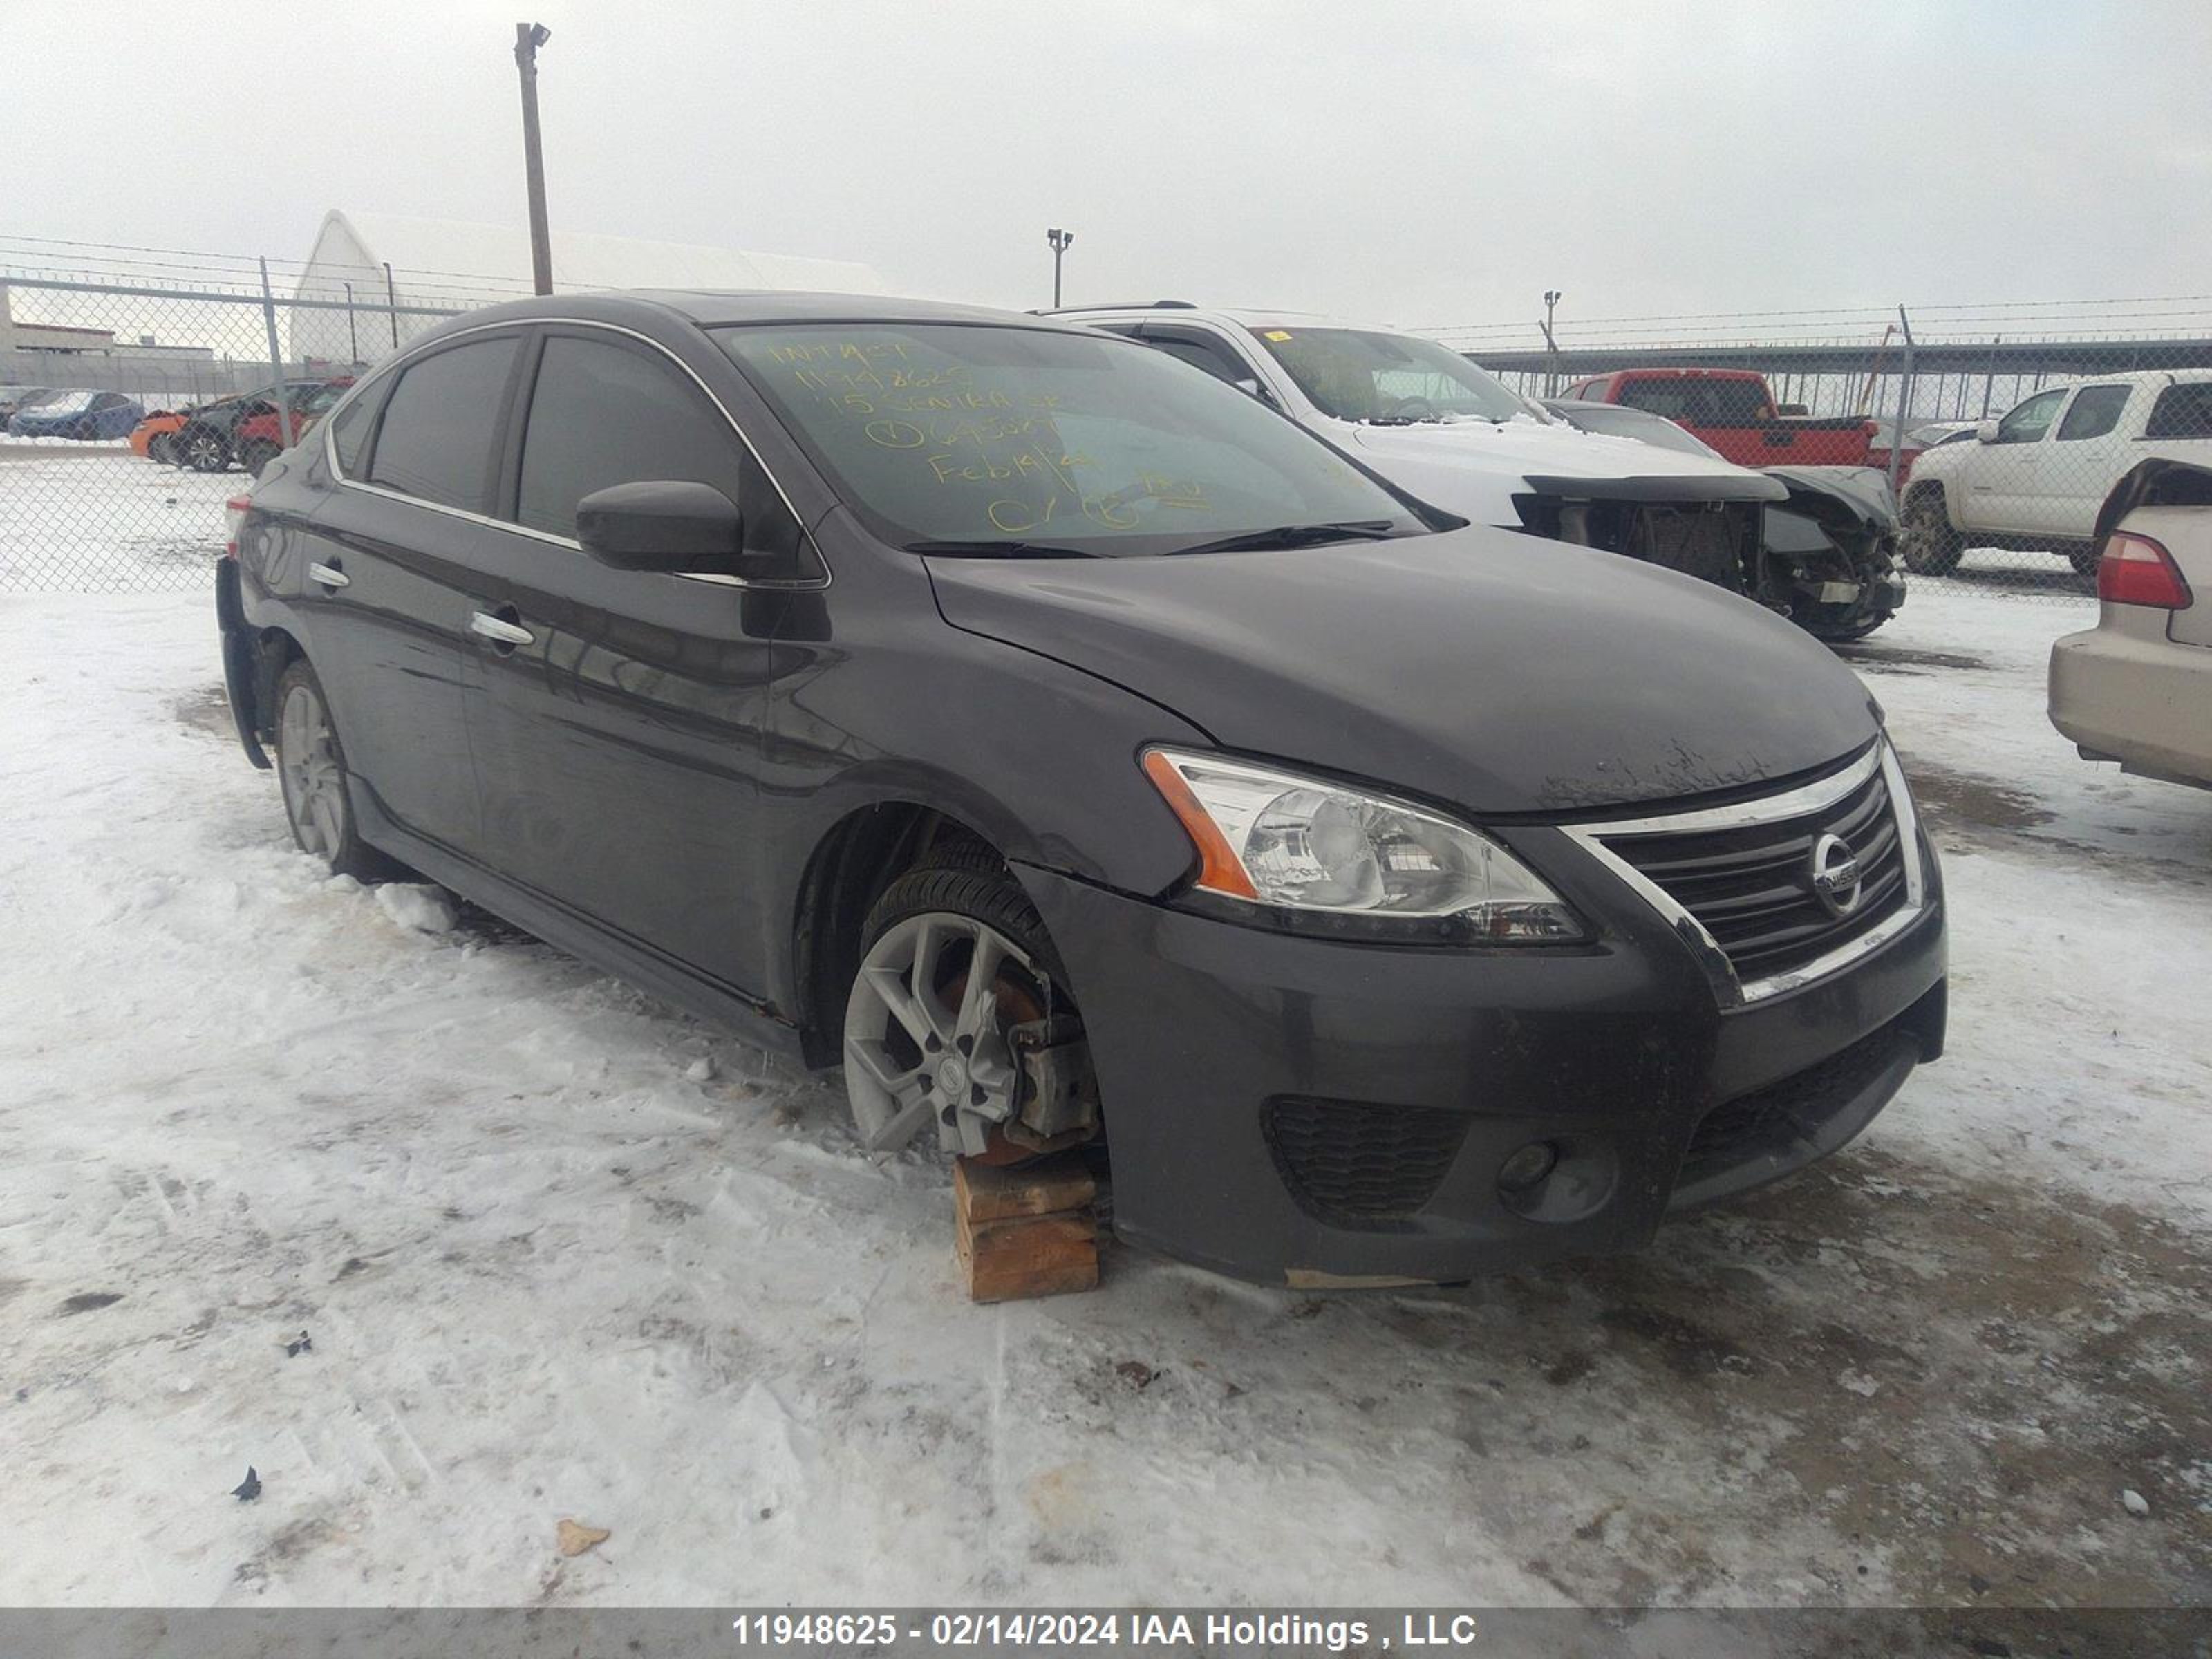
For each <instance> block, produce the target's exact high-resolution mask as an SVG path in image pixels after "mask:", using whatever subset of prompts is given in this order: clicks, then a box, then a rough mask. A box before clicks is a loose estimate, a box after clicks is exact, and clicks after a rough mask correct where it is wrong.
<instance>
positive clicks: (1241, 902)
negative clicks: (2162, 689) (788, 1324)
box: [217, 294, 1944, 1285]
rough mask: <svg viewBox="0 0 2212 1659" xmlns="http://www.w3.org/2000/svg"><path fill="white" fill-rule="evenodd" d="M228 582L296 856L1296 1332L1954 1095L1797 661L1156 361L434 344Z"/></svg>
mask: <svg viewBox="0 0 2212 1659" xmlns="http://www.w3.org/2000/svg"><path fill="white" fill-rule="evenodd" d="M233 518H234V526H233V531H234V537H235V540H234V546H233V551H232V554H231V556H228V557H227V558H226V559H225V560H224V561H223V562H222V566H221V568H220V581H219V585H218V590H217V592H218V604H219V609H220V614H221V620H222V641H223V660H224V666H225V669H226V671H227V678H228V684H229V690H230V696H231V702H232V706H233V708H234V709H235V711H236V713H237V718H238V727H239V735H240V738H241V739H242V741H243V742H244V744H245V745H246V751H247V753H248V754H249V755H250V756H251V757H252V758H253V760H254V761H255V762H256V763H258V764H262V765H267V764H269V763H270V762H269V758H268V757H269V756H270V753H272V752H273V755H274V758H275V764H276V769H277V772H278V775H279V777H280V779H281V781H282V784H283V799H284V803H285V806H286V810H287V811H288V812H289V816H290V818H291V823H292V829H293V832H294V834H295V836H297V838H298V840H299V842H300V844H301V847H303V848H306V849H307V851H308V852H310V853H313V854H317V855H319V856H320V857H321V858H323V859H325V860H327V861H328V862H329V863H330V865H331V867H332V868H334V869H337V870H339V871H343V872H353V873H356V874H361V875H374V874H378V873H380V872H388V871H389V870H391V869H392V868H393V867H394V861H400V862H404V865H405V866H411V867H412V868H413V869H414V870H416V871H418V872H422V873H423V874H424V875H427V876H428V877H430V878H433V879H435V880H437V881H440V882H442V883H444V884H447V886H449V887H451V888H453V889H454V890H457V891H459V892H460V893H462V894H464V895H465V896H467V897H469V898H471V899H472V900H474V901H476V902H477V903H479V904H482V905H483V906H484V907H486V908H489V909H491V910H494V911H496V912H497V913H499V914H500V915H503V916H506V917H507V918H509V919H511V920H512V921H514V922H516V923H518V924H520V926H522V927H526V928H527V929H529V930H530V931H531V932H532V933H537V934H538V935H540V936H542V937H544V939H549V940H551V941H553V942H554V943H556V944H557V945H562V946H563V947H565V948H567V949H568V950H571V951H575V952H577V953H578V954H580V955H581V956H584V957H588V958H590V959H591V960H592V961H593V962H596V963H601V964H603V965H604V966H605V967H606V968H608V969H611V970H612V971H613V972H616V973H617V974H620V975H623V976H625V977H627V978H629V979H630V980H633V981H635V982H636V983H638V984H639V985H641V986H643V987H647V988H648V989H650V990H652V991H653V992H655V993H657V994H659V995H661V996H663V997H665V998H666V999H667V1000H669V1001H671V1002H673V1003H676V1004H678V1005H680V1006H683V1007H684V1008H687V1009H689V1010H691V1011H692V1012H696V1013H697V1014H700V1015H702V1016H703V1017H705V1018H710V1019H713V1020H716V1021H719V1022H721V1023H724V1024H727V1025H729V1026H731V1027H733V1028H735V1029H736V1030H739V1031H740V1032H742V1033H743V1034H744V1035H745V1036H748V1037H750V1038H752V1039H753V1040H755V1041H757V1042H763V1043H765V1044H767V1045H769V1047H771V1048H777V1049H781V1050H784V1051H786V1052H788V1053H790V1054H795V1055H798V1056H800V1057H801V1058H803V1059H804V1060H805V1062H806V1063H808V1064H810V1065H813V1066H824V1067H827V1066H837V1065H839V1064H841V1063H842V1066H843V1067H844V1075H845V1080H846V1087H847V1091H848V1096H849V1097H850V1101H851V1104H852V1109H853V1114H854V1120H855V1122H856V1125H857V1127H858V1132H859V1134H860V1138H861V1139H862V1140H863V1141H864V1142H865V1143H866V1145H868V1146H872V1147H878V1148H890V1147H896V1146H900V1145H902V1143H904V1142H906V1141H908V1140H909V1139H912V1138H913V1137H915V1135H917V1134H921V1133H923V1132H925V1131H927V1132H930V1133H933V1134H934V1135H935V1136H936V1138H937V1139H938V1141H939V1144H940V1145H941V1146H944V1147H945V1149H947V1150H948V1151H951V1152H961V1153H965V1154H969V1155H979V1156H984V1157H989V1158H1010V1157H1018V1156H1023V1155H1025V1154H1028V1153H1031V1152H1044V1151H1049V1150H1055V1149H1059V1148H1063V1147H1068V1146H1087V1147H1090V1148H1091V1151H1092V1156H1093V1157H1094V1158H1104V1157H1109V1156H1110V1160H1111V1170H1112V1176H1113V1181H1114V1195H1115V1201H1114V1220H1115V1227H1116V1228H1117V1229H1118V1231H1120V1232H1121V1234H1123V1235H1124V1236H1125V1237H1128V1238H1131V1239H1133V1240H1137V1241H1140V1242H1142V1243H1147V1244H1152V1245H1156V1246H1158V1247H1159V1248H1160V1249H1165V1250H1169V1251H1172V1252H1174V1253H1175V1254H1176V1255H1182V1256H1185V1257H1188V1258H1189V1259H1190V1260H1192V1261H1198V1262H1201V1263H1203V1264H1205V1265H1206V1266H1208V1267H1214V1268H1218V1269H1219V1270H1221V1271H1222V1272H1225V1273H1235V1274H1238V1275H1242V1276H1244V1277H1248V1278H1252V1279H1271V1280H1274V1281H1277V1282H1283V1281H1285V1280H1287V1281H1288V1282H1290V1283H1292V1284H1297V1285H1346V1284H1375V1283H1385V1282H1390V1281H1395V1280H1408V1279H1431V1280H1433V1279H1464V1278H1466V1277H1468V1275H1469V1274H1472V1273H1476V1272H1478V1271H1480V1270H1482V1269H1485V1268H1489V1267H1497V1266H1499V1265H1503V1264H1508V1263H1516V1262H1526V1261H1538V1260H1541V1259H1544V1258H1547V1257H1553V1256H1560V1255H1574V1254H1583V1253H1589V1252H1597V1251H1611V1250H1621V1249H1632V1248H1635V1247H1636V1246H1638V1245H1639V1244H1641V1243H1644V1241H1645V1240H1646V1239H1648V1238H1649V1237H1650V1235H1651V1232H1652V1231H1653V1229H1654V1228H1655V1227H1656V1225H1658V1224H1659V1222H1660V1220H1661V1219H1662V1217H1664V1216H1665V1215H1667V1214H1668V1212H1669V1211H1672V1210H1676V1209H1680V1208H1682V1207H1685V1206H1692V1205H1695V1204H1699V1203H1703V1202H1705V1201H1707V1200H1712V1199H1715V1198H1717V1197H1721V1196H1723V1195H1725V1194H1731V1193H1735V1192H1737V1191H1740V1190H1741V1189H1744V1188H1749V1187H1751V1186H1753V1185H1755V1184H1757V1183H1759V1182H1765V1181H1768V1180H1771V1179H1772V1178H1774V1177H1775V1176H1780V1175H1783V1174H1785V1173H1787V1172H1788V1171H1790V1170H1794V1169H1796V1168H1798V1167H1800V1166H1801V1165H1802V1164H1806V1163H1808V1162H1809V1161H1811V1160H1812V1159H1814V1158H1818V1157H1820V1156H1821V1155H1823V1154H1824V1153H1826V1152H1832V1151H1833V1150H1835V1148H1837V1147H1838V1146H1840V1145H1842V1144H1843V1143H1844V1141H1846V1140H1848V1139H1850V1137H1851V1136H1852V1135H1854V1134H1855V1133H1857V1132H1858V1131H1859V1130H1860V1129H1861V1128H1862V1127H1864V1126H1865V1125H1866V1123H1867V1122H1868V1121H1869V1120H1870V1119H1871V1118H1872V1117H1873V1116H1874V1115H1875V1113H1876V1112H1878V1111H1879V1110H1880V1109H1881V1108H1882V1106H1883V1105H1884V1104H1886V1103H1887V1102H1888V1100H1889V1099H1890V1097H1892V1096H1893V1095H1894V1094H1895V1093H1896V1091H1897V1090H1898V1088H1899V1085H1901V1084H1902V1083H1903V1082H1904V1080H1905V1077H1906V1075H1907V1074H1908V1073H1910V1072H1911V1069H1912V1067H1913V1066H1915V1065H1916V1064H1917V1063H1919V1062H1921V1061H1923V1060H1931V1059H1933V1058H1935V1057H1936V1054H1938V1053H1940V1051H1941V1049H1942V1042H1943V1028H1944V961H1943V952H1944V941H1943V919H1942V904H1941V891H1940V887H1939V879H1938V876H1937V872H1936V859H1935V855H1934V854H1933V852H1932V851H1931V850H1930V848H1929V844H1928V842H1927V841H1926V840H1925V839H1924V838H1923V836H1922V834H1921V833H1920V831H1919V829H1918V827H1917V823H1916V822H1915V817H1914V813H1913V807H1912V802H1911V797H1910V795H1909V794H1908V793H1907V792H1906V788H1905V779H1904V777H1903V775H1902V774H1901V773H1900V771H1899V767H1898V763H1897V759H1896V757H1895V755H1894V754H1893V752H1892V750H1891V748H1890V744H1889V742H1888V740H1887V738H1886V737H1885V736H1884V735H1883V732H1882V727H1881V714H1880V711H1879V710H1878V709H1877V708H1875V705H1874V704H1873V703H1872V702H1871V701H1870V700H1869V697H1868V696H1867V694H1866V692H1865V690H1863V688H1862V687H1861V685H1860V684H1859V683H1858V682H1857V679H1856V678H1854V677H1853V676H1852V675H1851V674H1850V671H1847V670H1846V669H1844V668H1843V667H1842V666H1840V665H1838V664H1837V663H1836V662H1835V661H1834V660H1833V659H1832V658H1831V657H1830V656H1829V655H1828V654H1827V653H1826V651H1824V650H1823V649H1821V648H1820V647H1819V646H1817V645H1815V644H1814V643H1813V642H1811V641H1808V640H1807V639H1806V638H1805V637H1804V636H1803V635H1801V634H1800V633H1799V632H1798V630H1796V629H1794V628H1792V627H1791V626H1790V624H1789V623H1786V622H1784V621H1783V620H1781V619H1780V618H1778V617H1772V616H1769V615H1767V614H1765V613H1764V612H1763V611H1759V609H1758V608H1756V607H1755V606H1753V605H1749V604H1747V603H1746V602H1744V601H1742V600H1741V599H1735V598H1733V597H1731V596H1730V595H1729V594H1727V593H1724V592H1721V591H1720V590H1719V589H1717V588H1716V587H1713V586H1710V585H1708V584H1706V583H1703V582H1699V581H1696V580H1692V579H1690V578H1688V577H1686V576H1680V575H1676V574H1672V573H1670V572H1668V571H1664V570H1660V569H1655V568H1650V567H1647V566H1644V565H1642V564H1639V563H1638V562H1633V561H1632V560H1628V559H1625V558H1622V557H1620V556H1615V555H1612V554H1607V553H1602V552H1595V551H1592V550H1588V549H1584V548H1578V547H1571V546H1566V545H1564V544H1557V543H1552V542H1543V541H1538V540H1536V539H1534V538H1531V537H1527V536H1523V535H1519V534H1516V533H1511V532H1505V531H1501V530H1497V529H1491V528H1481V527H1466V526H1461V525H1459V524H1458V522H1457V521H1456V520H1451V519H1449V518H1448V517H1446V516H1444V515H1442V514H1440V513H1437V512H1435V511H1434V510H1433V509H1431V508H1429V507H1425V506H1424V505H1422V504H1421V503H1419V502H1417V501H1413V500H1410V499H1409V498H1407V497H1406V496H1405V495H1401V494H1399V493H1397V492H1396V491H1395V490H1394V489H1392V488H1391V487H1390V486H1389V485H1387V484H1385V483H1383V482H1382V481H1380V480H1379V479H1378V478H1376V477H1375V476H1374V475H1373V474H1371V473H1370V472H1368V471H1365V470H1364V469H1363V468H1362V467H1360V466H1359V465H1358V464H1357V463H1355V462H1353V461H1352V460H1350V459H1347V458H1346V456H1344V455H1342V454H1340V453H1338V452H1337V451H1336V450H1334V449H1333V448H1331V447H1329V446H1328V445H1327V444H1326V443H1324V442H1323V441H1321V440H1319V439H1317V438H1315V437H1313V436H1311V435H1309V434H1307V433H1305V432H1303V431H1301V430H1300V429H1299V428H1297V427H1295V426H1293V425H1292V424H1291V422H1288V421H1286V420H1284V419H1282V418H1280V417H1279V416H1277V415H1276V414H1274V413H1273V411H1271V410H1268V409H1267V408H1265V407H1264V406H1262V405H1261V404H1259V403H1257V402H1255V401H1254V400H1253V399H1252V398H1249V397H1247V396H1245V395H1244V394H1243V392H1239V391H1237V390H1236V389H1234V388H1232V387H1231V386H1226V385H1224V384H1222V383H1220V382H1218V381H1217V380H1212V378H1210V377H1208V376H1207V375H1206V374H1202V373H1200V372H1199V371H1196V370H1194V369H1193V368H1189V367H1188V366H1187V365H1184V364H1182V363H1179V362H1175V361H1173V360H1172V359H1170V358H1168V357H1166V356H1162V355H1160V354H1159V353H1157V352H1154V351H1151V350H1148V349H1146V348H1145V347H1144V346H1143V345H1141V344H1139V343H1136V342H1133V341H1131V340H1126V339H1121V338H1116V337H1109V336H1105V335H1101V334H1098V333H1095V332H1091V331H1087V330H1085V329H1082V328H1080V327H1078V326H1074V325H1066V324H1060V323H1055V322H1052V321H1048V320H1043V319H1037V318H1033V317H1024V316H1017V315H1012V314H1007V313H999V312H993V311H984V310H971V309H966V308H961V307H951V306H941V305H931V304H924V303H920V302H906V301H880V300H858V299H854V298H852V297H849V296H838V295H761V294H732V295H720V294H658V295H592V296H585V295H565V296H560V297H556V298H548V299H540V300H534V301H523V302H520V303H517V304H513V305H506V306H501V307H496V308H495V309H492V310H489V311H483V312H478V313H474V314H472V315H471V316H469V317H467V318H465V319H457V320H456V321H455V322H453V323H452V324H450V325H447V326H445V327H442V328H441V329H439V330H437V331H435V332H433V333H430V334H428V335H425V336H423V337H421V338H419V339H417V340H416V341H413V342H411V343H410V344H409V345H408V346H407V347H406V348H405V349H404V350H402V351H400V352H398V353H397V354H395V355H394V356H393V357H392V359H391V360H390V361H389V362H386V363H384V364H383V365H381V366H380V368H377V369H376V370H375V371H374V373H372V374H368V375H367V376H365V377H364V378H363V379H362V381H361V383H360V384H359V385H357V386H355V387H354V388H353V391H352V392H351V393H350V394H349V396H348V397H347V398H345V400H344V401H343V403H342V404H339V405H338V406H337V409H336V410H334V412H333V413H332V414H331V416H330V417H328V418H327V419H326V420H325V422H324V423H323V425H322V427H321V428H319V429H318V430H317V431H315V432H314V433H313V434H311V435H309V436H308V438H307V440H306V441H304V442H303V443H301V445H300V446H299V447H296V448H295V449H293V450H292V451H290V452H289V453H287V454H286V455H285V456H284V457H283V459H281V460H279V461H278V462H276V464H274V465H272V466H271V467H270V470H269V471H268V472H267V474H266V476H265V477H264V478H263V479H262V480H261V481H260V482H259V483H258V484H257V485H256V486H255V488H254V489H253V493H252V498H251V501H249V502H240V503H234V507H233Z"/></svg>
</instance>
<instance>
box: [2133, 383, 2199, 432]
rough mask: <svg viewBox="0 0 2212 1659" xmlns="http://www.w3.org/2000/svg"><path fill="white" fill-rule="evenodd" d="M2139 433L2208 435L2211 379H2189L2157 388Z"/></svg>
mask: <svg viewBox="0 0 2212 1659" xmlns="http://www.w3.org/2000/svg"><path fill="white" fill-rule="evenodd" d="M2143 436H2144V437H2146V438H2212V380H2191V381H2187V382H2185V383H2184V384H2182V385H2180V386H2168V387H2166V390H2165V391H2163V392H2160V393H2159V394H2158V401H2157V402H2156V403H2154V404H2152V405H2151V410H2150V419H2149V420H2148V421H2147V422H2144V424H2143Z"/></svg>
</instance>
